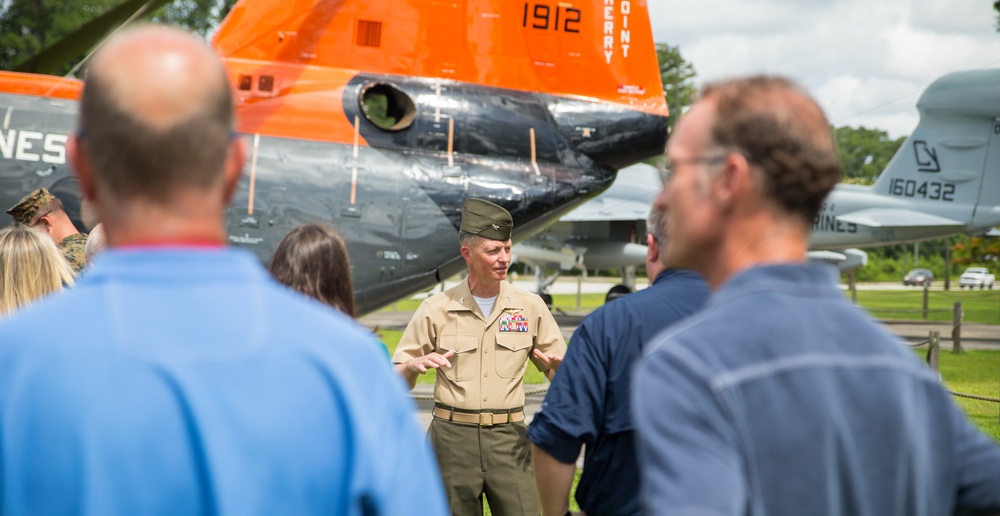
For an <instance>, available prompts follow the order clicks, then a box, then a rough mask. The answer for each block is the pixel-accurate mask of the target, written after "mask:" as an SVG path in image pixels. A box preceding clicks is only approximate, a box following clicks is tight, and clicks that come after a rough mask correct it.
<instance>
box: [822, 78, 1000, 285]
mask: <svg viewBox="0 0 1000 516" xmlns="http://www.w3.org/2000/svg"><path fill="white" fill-rule="evenodd" d="M917 109H918V110H919V111H920V123H919V124H918V125H917V128H916V129H915V130H914V131H913V134H912V135H910V137H909V138H908V139H907V140H906V142H905V143H903V145H902V146H901V147H900V148H899V151H898V152H897V153H896V155H895V156H894V157H893V158H892V161H890V162H889V165H888V166H887V167H886V169H885V171H883V173H882V175H881V176H879V178H878V180H877V181H876V182H875V184H874V185H872V186H858V185H848V184H841V185H837V187H836V188H835V189H834V190H833V192H831V193H830V195H829V196H828V197H827V199H826V202H824V203H823V207H822V211H821V212H820V214H819V215H818V216H817V217H816V220H815V221H814V222H813V228H812V236H811V238H810V240H809V243H810V247H811V248H812V249H814V250H818V252H814V253H811V255H812V257H814V258H817V259H824V257H825V259H826V260H827V261H834V262H838V261H840V262H842V266H843V265H848V266H849V267H850V266H860V265H861V257H862V256H861V255H864V252H863V251H860V250H857V249H853V250H852V249H848V251H847V252H842V251H838V250H842V249H845V248H851V247H875V246H883V245H891V244H898V243H903V242H914V241H918V240H926V239H929V238H939V237H943V236H947V235H952V234H955V233H977V232H982V231H986V230H988V229H989V228H991V227H993V226H996V225H1000V70H976V71H969V72H957V73H952V74H949V75H945V76H944V77H941V78H940V79H938V80H937V81H935V82H934V83H933V84H931V85H930V86H929V87H928V88H927V90H926V91H924V93H923V95H922V96H921V97H920V100H919V101H918V102H917ZM824 250H825V251H826V252H823V251H824ZM849 267H848V268H849ZM842 268H843V267H842Z"/></svg>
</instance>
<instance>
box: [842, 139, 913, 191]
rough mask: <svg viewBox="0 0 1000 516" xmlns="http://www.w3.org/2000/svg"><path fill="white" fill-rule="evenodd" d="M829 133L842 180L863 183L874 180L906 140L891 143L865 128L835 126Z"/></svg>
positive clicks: (891, 140)
mask: <svg viewBox="0 0 1000 516" xmlns="http://www.w3.org/2000/svg"><path fill="white" fill-rule="evenodd" d="M833 133H834V137H835V138H836V140H837V155H838V156H839V157H840V163H841V165H843V167H844V175H845V179H847V180H848V182H853V183H859V182H860V183H863V184H871V183H872V182H874V181H875V178H877V177H878V176H879V174H881V173H882V170H884V169H885V166H886V165H888V164H889V160H891V159H892V157H893V156H894V155H895V154H896V151H897V150H899V147H900V146H901V145H902V144H903V141H905V140H906V138H905V137H900V138H897V139H895V140H893V139H890V138H889V134H888V133H886V132H885V131H882V130H880V129H868V128H865V127H857V128H854V127H846V126H845V127H838V128H836V129H834V131H833Z"/></svg>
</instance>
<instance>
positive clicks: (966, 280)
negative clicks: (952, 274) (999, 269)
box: [958, 267, 994, 289]
mask: <svg viewBox="0 0 1000 516" xmlns="http://www.w3.org/2000/svg"><path fill="white" fill-rule="evenodd" d="M993 279H994V278H993V275H992V274H990V271H989V269H987V268H986V267H969V268H968V269H965V272H963V273H962V277H961V278H959V279H958V286H959V287H962V288H965V287H969V288H970V289H971V288H976V287H979V288H980V289H984V288H993Z"/></svg>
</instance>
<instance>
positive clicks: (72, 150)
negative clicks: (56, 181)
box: [66, 135, 97, 201]
mask: <svg viewBox="0 0 1000 516" xmlns="http://www.w3.org/2000/svg"><path fill="white" fill-rule="evenodd" d="M81 143H82V142H80V137H79V136H76V135H73V136H71V137H70V138H69V140H67V141H66V154H68V155H69V162H70V164H72V165H73V174H74V175H76V178H77V179H79V180H80V191H81V193H83V198H84V199H87V200H90V201H93V200H94V199H95V193H96V192H97V185H96V183H95V178H94V170H93V168H91V166H90V158H89V157H88V156H87V151H86V149H84V148H83V145H81Z"/></svg>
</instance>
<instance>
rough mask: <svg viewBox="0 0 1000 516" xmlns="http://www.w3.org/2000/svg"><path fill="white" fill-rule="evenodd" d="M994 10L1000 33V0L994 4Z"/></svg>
mask: <svg viewBox="0 0 1000 516" xmlns="http://www.w3.org/2000/svg"><path fill="white" fill-rule="evenodd" d="M993 10H994V11H996V12H997V31H998V32H1000V0H996V1H994V2H993Z"/></svg>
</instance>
